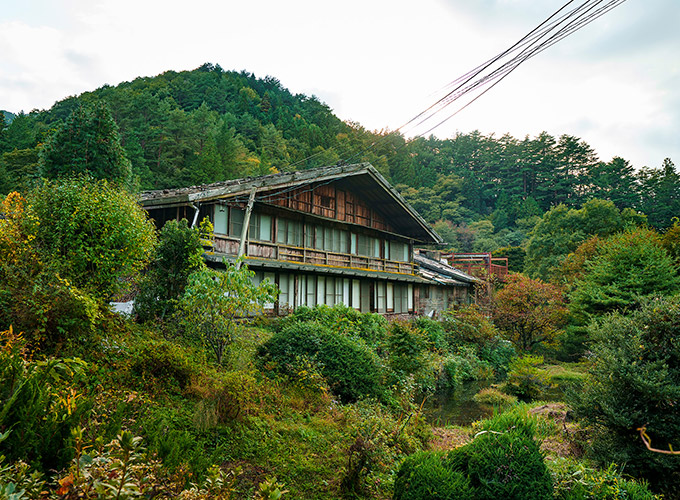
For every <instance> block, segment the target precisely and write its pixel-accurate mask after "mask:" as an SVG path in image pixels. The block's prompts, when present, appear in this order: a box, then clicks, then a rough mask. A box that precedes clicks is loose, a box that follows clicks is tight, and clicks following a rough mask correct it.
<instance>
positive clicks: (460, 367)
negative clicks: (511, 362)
mask: <svg viewBox="0 0 680 500" xmlns="http://www.w3.org/2000/svg"><path fill="white" fill-rule="evenodd" d="M456 351H457V353H458V354H454V355H450V356H448V357H446V358H445V359H444V361H443V364H442V367H443V369H444V373H445V374H446V378H447V382H448V384H441V385H444V386H445V385H448V386H449V387H458V386H459V385H460V384H462V383H463V382H467V381H470V380H485V379H489V378H492V377H493V368H492V367H491V365H490V364H489V363H487V362H486V361H482V360H480V359H479V358H478V357H477V355H476V354H475V353H474V351H473V349H471V348H463V347H461V348H458V349H457V350H456Z"/></svg>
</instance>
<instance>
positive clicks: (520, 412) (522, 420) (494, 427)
mask: <svg viewBox="0 0 680 500" xmlns="http://www.w3.org/2000/svg"><path fill="white" fill-rule="evenodd" d="M537 424H538V422H537V419H536V417H535V416H534V415H529V413H528V411H527V405H520V406H517V407H515V408H512V409H511V410H509V411H505V412H503V413H499V414H497V415H494V416H493V417H491V418H487V419H484V420H480V421H479V422H475V423H474V424H472V427H473V429H474V431H475V432H492V433H494V432H495V433H498V432H514V433H515V434H521V435H522V436H525V437H528V438H533V437H534V436H535V434H536V431H537V427H538V426H537Z"/></svg>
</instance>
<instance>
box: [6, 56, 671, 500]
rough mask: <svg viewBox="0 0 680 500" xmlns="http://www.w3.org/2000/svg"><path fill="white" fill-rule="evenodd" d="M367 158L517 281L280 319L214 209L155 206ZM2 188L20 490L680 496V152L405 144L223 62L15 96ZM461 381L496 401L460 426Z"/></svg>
mask: <svg viewBox="0 0 680 500" xmlns="http://www.w3.org/2000/svg"><path fill="white" fill-rule="evenodd" d="M360 161H368V162H371V163H372V164H373V165H374V166H376V168H378V170H379V171H380V172H381V173H382V174H383V175H384V176H385V177H386V178H387V179H388V180H389V181H390V182H392V183H393V184H394V185H395V186H396V187H397V189H399V190H400V192H401V193H402V194H403V196H404V197H405V198H406V199H407V200H408V201H409V202H410V203H411V204H412V205H413V206H414V207H415V208H416V209H417V210H418V211H419V212H420V213H422V214H423V216H424V217H425V218H426V219H427V220H428V221H429V222H431V223H432V224H433V225H434V227H435V229H436V230H437V231H438V232H439V233H440V234H441V235H442V236H443V237H444V239H445V241H446V246H447V247H448V248H449V249H455V250H460V251H470V250H472V251H493V252H494V253H497V254H502V255H507V256H509V262H510V268H511V270H512V271H514V272H512V273H510V274H509V275H508V276H507V278H506V280H505V281H504V282H499V281H497V280H495V279H494V277H493V276H488V275H485V274H484V273H482V274H480V275H479V276H478V279H479V280H480V281H479V283H478V286H479V287H480V289H483V290H485V291H487V292H489V291H491V293H484V294H481V295H480V296H482V297H483V300H479V301H478V303H477V304H468V305H452V306H451V308H450V309H448V310H446V311H444V312H442V313H441V314H440V315H439V316H438V317H436V318H429V317H408V318H405V317H400V318H397V317H392V318H386V317H384V316H381V315H379V314H373V313H359V312H358V311H356V310H354V309H352V308H350V307H347V306H345V305H342V304H338V305H336V306H334V307H332V308H331V307H328V306H317V307H315V308H308V307H299V308H297V309H296V310H295V311H293V312H291V314H289V315H288V316H285V317H276V318H272V317H264V316H262V315H260V314H259V313H260V312H261V310H262V306H263V304H266V303H272V302H273V301H275V300H276V297H277V294H278V289H277V287H276V286H275V285H274V284H272V283H270V282H269V281H268V280H264V281H259V280H256V279H254V277H255V275H254V273H253V272H252V271H251V270H249V269H248V267H247V265H243V266H239V265H231V264H229V263H228V262H226V261H225V262H224V268H223V269H215V268H212V267H209V266H208V265H207V264H206V262H205V260H204V252H205V248H206V247H208V248H209V246H210V244H211V243H210V242H211V239H212V226H211V224H210V222H209V221H208V220H207V219H206V220H204V221H203V222H201V223H200V224H198V225H197V227H191V225H190V224H189V223H188V222H187V221H186V220H182V221H175V220H172V221H169V222H168V223H167V224H165V226H164V227H163V228H161V229H160V230H156V228H155V227H154V226H153V223H152V222H151V221H150V220H149V218H148V214H146V213H145V212H144V211H143V210H142V208H141V207H140V206H139V204H138V198H137V194H138V192H139V190H144V189H159V188H170V187H179V186H187V185H192V184H196V183H207V182H214V181H220V180H225V179H230V178H237V177H244V176H255V175H261V174H267V173H271V172H277V171H290V170H296V169H306V168H312V167H316V166H321V165H329V164H337V163H342V162H345V163H355V162H360ZM0 194H2V195H3V196H2V199H0V500H3V499H12V500H23V499H29V498H40V499H65V498H66V499H71V498H92V499H94V498H115V499H123V498H134V497H143V498H158V499H162V498H168V499H169V498H182V499H212V498H217V499H235V498H253V499H271V500H278V499H280V498H281V497H287V498H304V499H311V498H319V499H325V498H380V499H385V498H393V499H396V500H416V499H459V498H466V499H468V498H469V499H473V500H475V499H479V500H481V499H488V498H508V499H511V498H517V499H525V498H526V499H529V498H531V499H534V498H536V499H545V500H549V499H561V500H577V499H589V498H597V499H621V500H623V499H633V500H652V499H660V498H668V499H672V498H680V494H679V493H678V491H679V490H678V486H677V485H678V484H679V483H680V457H678V452H677V451H675V450H674V447H675V448H676V449H677V447H678V441H679V436H680V413H679V412H678V411H677V409H678V405H679V404H680V326H679V325H680V324H679V322H678V317H680V272H679V271H680V221H678V219H677V218H676V217H677V216H678V215H679V214H680V206H679V205H678V204H680V178H679V177H678V174H677V172H676V170H675V166H674V165H673V163H672V161H671V160H670V159H667V160H665V161H664V163H663V165H661V166H659V167H657V168H642V169H640V170H637V171H636V170H634V169H633V167H632V166H631V165H630V164H629V163H628V162H627V161H625V160H624V159H623V158H618V157H617V158H613V159H612V160H611V161H609V162H604V161H601V160H600V159H598V157H597V154H596V153H595V151H593V149H592V148H591V147H590V146H588V145H587V144H586V143H585V142H584V141H583V140H581V139H579V138H575V137H571V136H568V135H563V136H561V137H559V138H555V137H552V136H550V135H549V134H547V133H542V134H540V135H539V136H538V137H535V138H530V137H526V138H523V139H517V138H514V137H511V136H509V135H504V136H501V137H495V136H493V135H491V136H484V135H482V134H480V133H478V132H471V133H467V134H458V135H457V136H455V137H453V138H451V139H437V138H435V137H429V138H417V139H412V140H406V139H405V138H404V137H402V136H401V135H399V134H398V133H393V132H390V131H379V132H375V131H374V132H371V131H367V130H365V129H364V128H363V127H361V126H360V125H359V124H356V123H345V122H342V121H341V120H339V119H338V118H337V117H335V116H334V115H333V113H332V112H331V110H330V109H329V108H328V107H327V106H326V105H324V104H323V103H321V102H320V101H319V100H318V99H316V98H314V97H307V96H303V95H293V94H291V93H290V92H289V91H287V90H286V89H285V88H283V87H282V85H281V84H280V83H279V82H278V81H277V80H276V79H274V78H270V77H268V78H265V79H258V78H256V77H255V76H254V75H251V74H248V73H236V72H229V71H224V70H222V69H221V68H220V67H218V66H213V65H209V64H206V65H204V66H202V67H201V68H198V69H196V70H194V71H186V72H179V73H177V72H167V73H164V74H162V75H159V76H156V77H153V78H138V79H136V80H134V81H133V82H127V83H122V84H120V85H118V86H116V87H109V86H107V87H103V88H100V89H97V90H95V91H93V92H88V93H85V94H82V95H80V96H75V97H70V98H67V99H65V100H63V101H61V102H58V103H56V104H55V105H54V106H53V107H52V108H51V109H50V110H45V111H32V112H30V113H28V114H23V113H19V114H13V113H10V112H2V113H0ZM5 194H6V196H4V195H5ZM130 296H134V297H135V304H134V310H133V312H132V314H131V315H120V314H117V313H114V312H113V311H112V309H111V301H112V300H115V299H117V298H118V299H120V298H121V297H130ZM465 391H468V392H470V397H469V398H467V399H465V397H464V396H463V394H464V393H465ZM442 396H445V397H446V398H448V400H449V401H452V402H454V403H456V404H457V405H458V406H459V407H461V406H465V407H470V408H472V407H474V408H475V412H476V413H475V414H474V417H472V418H470V419H467V420H463V419H460V418H459V417H458V416H456V417H455V420H451V421H449V420H448V417H442V416H441V415H439V416H436V415H437V413H436V412H437V411H438V408H437V405H436V404H434V401H437V400H439V398H440V397H442ZM652 440H653V442H652ZM661 495H663V497H662V496H661Z"/></svg>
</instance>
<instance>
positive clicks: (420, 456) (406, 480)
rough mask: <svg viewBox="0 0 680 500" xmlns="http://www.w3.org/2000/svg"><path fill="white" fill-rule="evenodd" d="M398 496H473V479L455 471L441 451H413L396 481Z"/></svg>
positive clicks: (422, 499)
mask: <svg viewBox="0 0 680 500" xmlns="http://www.w3.org/2000/svg"><path fill="white" fill-rule="evenodd" d="M393 498H394V499H395V500H428V499H432V500H434V499H452V500H453V499H461V498H472V490H471V488H470V481H469V480H468V479H467V478H466V477H465V475H464V474H463V473H462V472H459V471H453V470H451V469H450V468H448V467H447V466H446V464H445V461H444V457H442V455H439V454H437V453H431V452H420V453H416V454H414V455H411V456H410V457H408V458H407V459H406V460H404V463H403V464H402V465H401V467H400V468H399V472H397V478H396V480H395V482H394V497H393Z"/></svg>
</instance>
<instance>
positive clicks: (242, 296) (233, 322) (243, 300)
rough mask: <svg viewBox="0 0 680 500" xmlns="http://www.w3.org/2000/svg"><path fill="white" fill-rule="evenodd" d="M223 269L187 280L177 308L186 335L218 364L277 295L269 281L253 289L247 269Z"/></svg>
mask: <svg viewBox="0 0 680 500" xmlns="http://www.w3.org/2000/svg"><path fill="white" fill-rule="evenodd" d="M225 265H226V269H224V270H220V271H217V270H214V269H204V270H201V271H197V272H195V273H193V274H192V275H191V276H189V280H188V284H187V287H186V290H185V292H184V295H183V296H182V298H181V299H180V305H179V314H180V318H181V321H182V323H183V325H184V328H185V331H186V332H187V334H188V335H189V336H192V337H196V338H198V339H200V340H201V341H202V342H203V343H204V344H205V345H206V346H207V347H208V348H209V349H211V350H212V352H213V354H215V359H216V360H217V363H220V364H221V363H222V360H223V358H224V354H225V350H226V348H227V346H229V344H231V342H232V341H233V338H234V334H235V333H236V331H237V329H238V328H239V326H240V325H241V324H242V323H243V322H244V321H247V320H248V318H251V317H253V316H254V315H255V314H257V313H258V312H261V311H262V308H263V306H264V304H266V303H268V302H274V301H275V300H276V297H277V295H278V289H277V288H276V285H274V284H273V283H270V282H269V281H268V280H265V281H263V282H262V283H260V284H259V285H255V284H254V282H253V277H254V276H255V273H254V272H252V271H250V270H249V269H248V267H247V266H245V265H244V266H242V267H241V268H238V267H237V266H236V265H234V264H228V263H225Z"/></svg>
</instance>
